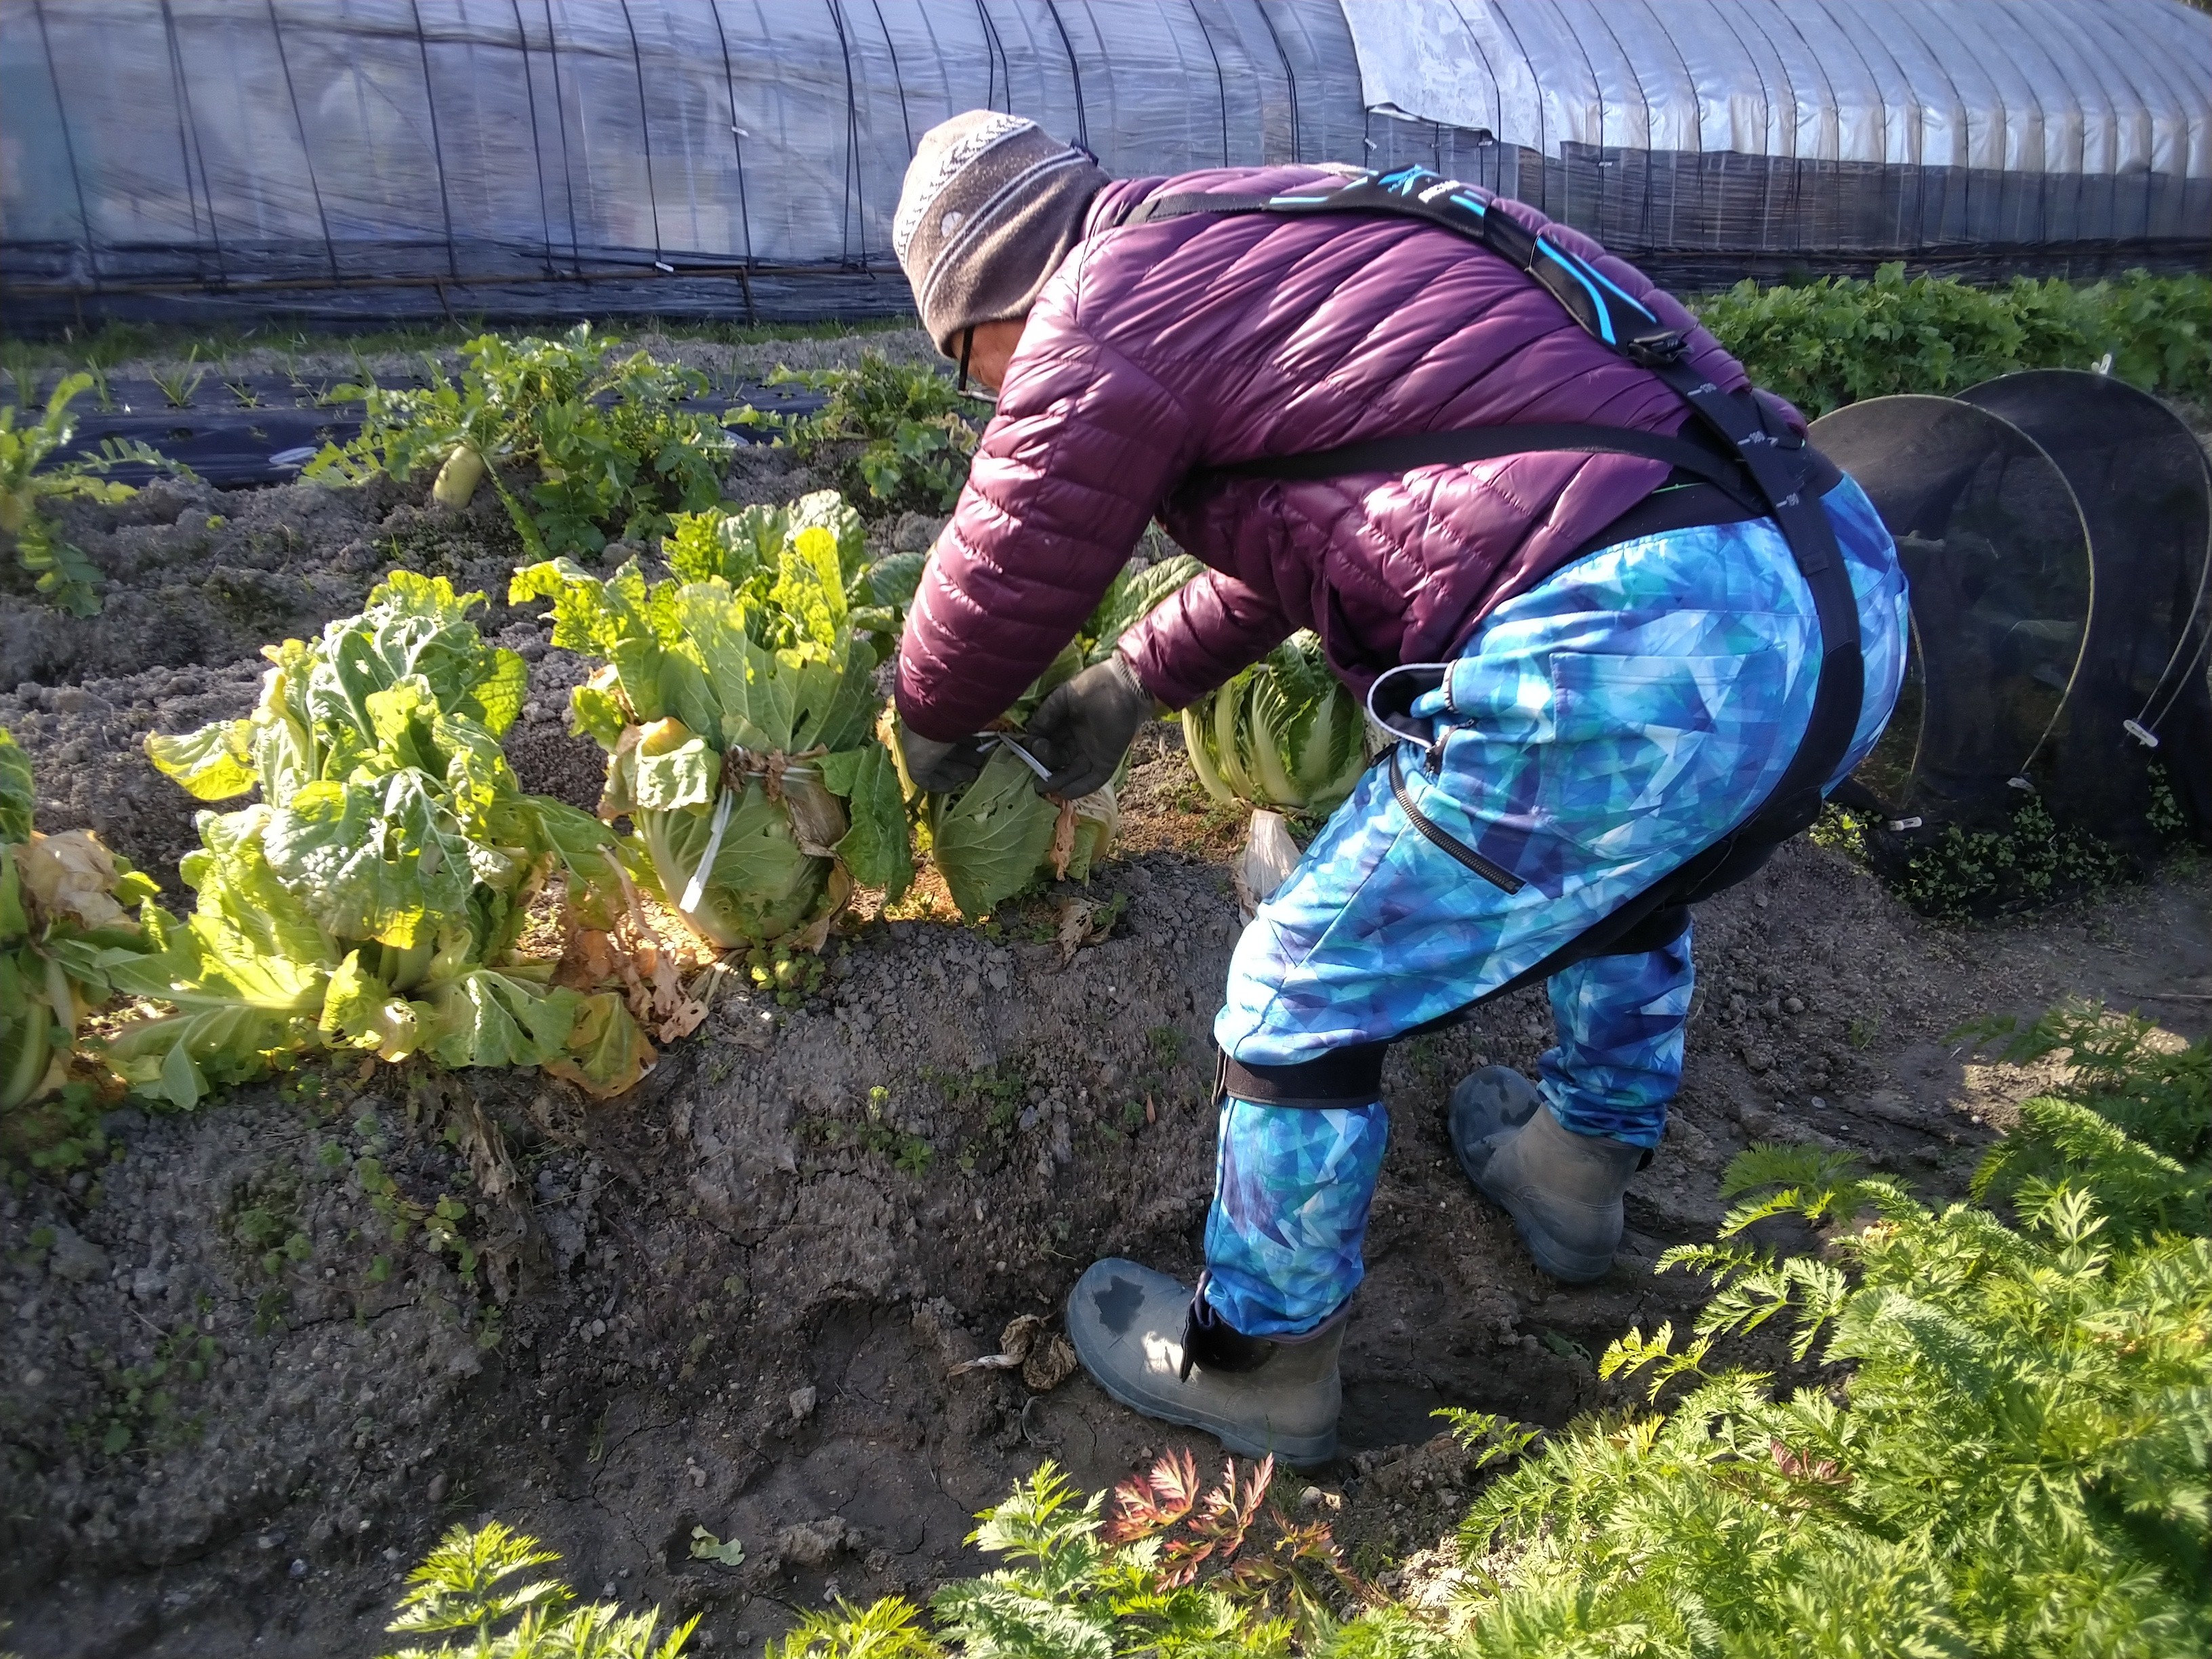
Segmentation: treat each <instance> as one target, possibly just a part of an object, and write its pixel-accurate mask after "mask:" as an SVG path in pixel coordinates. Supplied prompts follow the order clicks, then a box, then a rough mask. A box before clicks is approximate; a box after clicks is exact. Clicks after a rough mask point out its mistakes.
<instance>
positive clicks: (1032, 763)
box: [988, 732, 1052, 778]
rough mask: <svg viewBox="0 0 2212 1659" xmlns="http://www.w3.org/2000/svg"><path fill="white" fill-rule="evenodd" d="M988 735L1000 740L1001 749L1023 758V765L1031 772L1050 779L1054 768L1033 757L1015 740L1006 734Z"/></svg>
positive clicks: (993, 733) (995, 733) (992, 733)
mask: <svg viewBox="0 0 2212 1659" xmlns="http://www.w3.org/2000/svg"><path fill="white" fill-rule="evenodd" d="M988 735H990V736H992V737H994V738H997V739H998V740H999V746H1000V748H1002V749H1011V750H1013V751H1014V753H1015V754H1016V755H1018V756H1019V757H1021V763H1022V764H1023V765H1024V766H1026V767H1028V768H1029V769H1030V771H1032V772H1034V773H1036V775H1037V776H1039V777H1041V778H1048V777H1050V776H1051V775H1052V768H1050V767H1049V766H1047V765H1046V764H1045V763H1043V762H1042V761H1041V760H1039V759H1038V758H1037V757H1036V756H1035V755H1032V754H1031V753H1030V751H1029V750H1026V749H1024V748H1023V747H1022V745H1021V744H1018V743H1017V742H1016V741H1015V740H1014V739H1013V738H1012V737H1011V736H1010V735H1008V734H1007V733H1006V732H991V733H989V734H988Z"/></svg>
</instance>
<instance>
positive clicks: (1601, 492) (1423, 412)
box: [897, 167, 1795, 740]
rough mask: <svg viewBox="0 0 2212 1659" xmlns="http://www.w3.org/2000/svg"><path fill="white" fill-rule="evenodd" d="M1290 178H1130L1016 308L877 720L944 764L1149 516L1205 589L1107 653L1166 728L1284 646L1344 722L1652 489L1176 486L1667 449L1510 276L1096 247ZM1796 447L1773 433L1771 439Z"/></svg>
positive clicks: (1570, 335)
mask: <svg viewBox="0 0 2212 1659" xmlns="http://www.w3.org/2000/svg"><path fill="white" fill-rule="evenodd" d="M1328 176H1329V175H1328V173H1324V172H1322V171H1321V170H1318V169H1316V168H1312V167H1270V168H1237V169H1218V170H1214V171H1210V172H1205V173H1185V174H1183V175H1182V176H1181V177H1178V178H1175V179H1124V180H1121V181H1120V182H1118V183H1115V184H1113V185H1109V186H1108V187H1107V188H1106V189H1105V190H1103V191H1101V192H1100V193H1099V197H1098V200H1097V202H1095V203H1093V204H1092V205H1091V217H1090V224H1091V227H1092V231H1091V234H1090V235H1089V236H1088V237H1087V238H1086V239H1085V240H1084V241H1083V242H1081V243H1080V244H1079V245H1078V246H1077V247H1076V248H1075V250H1074V251H1073V252H1072V253H1071V254H1070V255H1069V256H1068V258H1067V259H1066V262H1065V263H1064V264H1062V265H1061V266H1060V270H1058V271H1057V272H1055V273H1054V276H1053V277H1052V279H1051V281H1049V282H1048V283H1046V285H1045V287H1044V290H1043V292H1042V294H1040V295H1038V297H1037V301H1036V308H1035V309H1034V310H1033V311H1032V312H1031V313H1030V319H1029V325H1028V327H1027V328H1026V330H1024V333H1023V335H1022V340H1021V346H1020V349H1018V351H1017V352H1016V353H1015V355H1014V358H1013V362H1012V364H1011V365H1010V366H1009V368H1008V369H1007V371H1006V385H1005V386H1004V388H1003V389H1002V392H1001V394H1000V398H999V407H998V413H997V415H996V416H994V419H993V420H992V422H991V423H990V426H989V427H988V428H987V429H986V430H985V432H984V434H983V437H982V441H981V445H980V446H979V447H978V448H977V450H976V453H975V466H974V469H973V471H970V473H969V477H968V484H967V488H966V489H963V491H962V492H961V495H960V501H959V505H958V507H957V509H956V510H955V512H954V513H953V515H952V521H951V523H950V524H948V525H947V526H945V532H944V533H943V534H942V535H941V536H939V538H938V540H937V545H936V547H935V549H934V550H933V551H932V553H931V555H930V558H929V563H928V566H927V569H926V570H925V571H924V572H923V575H922V580H921V588H920V591H919V592H917V593H916V595H915V603H914V608H913V610H912V611H911V612H910V613H909V614H908V618H907V625H906V635H905V638H904V639H903V640H902V641H901V642H900V646H899V670H898V697H897V702H898V711H899V713H900V714H901V715H902V717H903V718H904V719H905V720H906V721H907V722H908V725H910V726H912V727H913V728H914V729H915V731H917V732H921V734H922V735H923V736H925V737H929V738H938V739H939V740H950V739H951V738H957V737H958V736H961V735H962V734H963V733H966V732H975V731H979V730H981V728H982V727H984V726H986V725H987V724H988V723H989V722H990V720H993V719H994V717H996V716H997V715H998V714H1001V713H1002V712H1004V710H1005V709H1006V707H1007V706H1008V705H1009V704H1010V703H1012V702H1013V700H1014V699H1015V698H1016V697H1017V696H1020V695H1021V692H1022V690H1023V688H1024V686H1026V685H1027V684H1029V683H1030V680H1032V679H1034V678H1036V676H1037V675H1038V674H1039V673H1040V672H1042V671H1043V669H1044V668H1045V666H1046V665H1048V664H1049V663H1050V662H1051V660H1052V659H1053V658H1054V656H1056V655H1057V654H1058V653H1060V650H1061V648H1062V647H1065V646H1066V643H1067V641H1068V640H1069V639H1070V638H1072V637H1073V635H1074V633H1075V630H1076V629H1077V628H1078V627H1079V625H1080V624H1081V623H1082V622H1083V620H1084V618H1085V617H1087V616H1088V615H1089V614H1090V613H1091V609H1092V607H1093V606H1095V605H1097V602H1098V599H1099V597H1100V596H1101V595H1102V594H1103V592H1105V589H1106V586H1107V585H1108V584H1109V582H1110V581H1111V580H1113V578H1114V575H1115V572H1117V571H1118V570H1120V569H1121V566H1122V564H1123V563H1124V562H1126V561H1127V558H1128V556H1129V553H1130V550H1131V549H1132V548H1133V546H1134V545H1135V544H1136V541H1137V538H1138V537H1139V535H1140V534H1141V533H1142V532H1143V531H1144V527H1145V524H1146V520H1148V519H1150V518H1152V516H1153V515H1154V514H1155V513H1158V515H1159V518H1160V520H1161V522H1162V523H1163V524H1164V526H1165V527H1166V529H1167V531H1168V533H1169V534H1170V535H1171V536H1173V537H1174V538H1175V539H1176V541H1177V542H1178V543H1180V544H1182V546H1183V547H1184V548H1186V549H1188V550H1189V551H1190V552H1192V553H1194V554H1195V555H1196V556H1198V557H1199V558H1200V559H1202V560H1203V561H1205V562H1206V564H1207V565H1209V566H1210V567H1212V568H1211V569H1209V570H1208V571H1206V573H1205V574H1202V575H1200V577H1199V578H1198V579H1197V580H1194V581H1192V582H1190V583H1189V584H1188V585H1187V586H1185V587H1184V588H1183V589H1182V591H1181V592H1179V593H1177V594H1176V595H1175V597H1174V598H1172V599H1169V600H1168V601H1167V603H1165V604H1164V605H1161V606H1160V607H1159V608H1158V610H1156V611H1153V612H1152V615H1151V616H1150V617H1146V619H1145V620H1144V621H1143V622H1142V623H1139V625H1138V626H1137V627H1135V628H1133V629H1131V630H1130V631H1129V632H1128V633H1127V635H1124V636H1123V638H1122V641H1121V647H1120V651H1121V656H1122V657H1123V659H1125V660H1126V661H1127V663H1128V664H1129V665H1130V666H1131V667H1132V668H1133V669H1134V670H1135V671H1136V674H1137V677H1138V678H1139V679H1140V680H1142V681H1143V682H1144V684H1145V687H1146V690H1149V691H1151V692H1152V695H1153V696H1156V697H1158V699H1160V700H1161V701H1162V702H1165V703H1167V704H1169V705H1170V706H1171V707H1181V706H1182V704H1184V703H1187V702H1190V701H1191V700H1192V699H1194V698H1195V697H1197V696H1200V695H1202V694H1203V693H1205V692H1206V691H1208V690H1212V688H1213V687H1214V686H1216V685H1218V684H1221V682H1222V681H1224V680H1225V679H1227V678H1229V677H1230V676H1231V674H1233V673H1235V672H1236V671H1237V670H1238V669H1240V668H1242V667H1243V666H1245V665H1247V664H1249V663H1250V662H1253V661H1255V660H1256V659H1258V658H1259V657H1261V655H1263V654H1265V653H1266V652H1267V650H1268V649H1269V648H1270V647H1273V646H1274V645H1275V644H1276V643H1277V642H1278V641H1280V640H1282V639H1283V638H1284V637H1285V635H1288V634H1290V633H1291V630H1292V629H1299V628H1310V629H1314V630H1315V631H1316V632H1317V633H1318V634H1320V635H1321V636H1322V641H1323V642H1324V643H1325V644H1326V646H1327V647H1328V657H1329V661H1330V663H1331V664H1332V665H1333V666H1334V668H1335V669H1336V671H1337V672H1338V673H1339V674H1340V676H1341V677H1342V678H1344V679H1345V680H1346V682H1347V683H1349V684H1351V685H1352V687H1353V688H1354V689H1355V690H1358V691H1360V692H1361V693H1362V694H1364V691H1365V690H1366V687H1367V686H1368V684H1370V682H1371V681H1372V680H1373V678H1374V677H1375V676H1376V674H1377V673H1379V672H1380V671H1382V670H1383V669H1384V668H1386V667H1389V665H1392V664H1394V663H1398V662H1423V661H1435V660H1437V659H1440V658H1443V657H1445V656H1449V654H1450V653H1452V651H1453V649H1454V648H1455V647H1456V646H1457V645H1459V644H1460V642H1461V641H1463V640H1464V639H1466V637H1467V636H1468V635H1469V634H1470V633H1471V632H1472V631H1473V630H1474V625H1475V624H1476V623H1478V622H1480V620H1481V619H1482V617H1484V616H1485V615H1486V614H1487V613H1488V612H1489V611H1491V610H1492V609H1493V608H1494V607H1496V606H1497V605H1499V604H1501V603H1502V602H1504V600H1505V599H1510V597H1511V596H1512V595H1514V594H1516V593H1518V592H1522V591H1523V590H1525V589H1527V588H1528V587H1531V586H1534V585H1535V584H1536V583H1537V582H1539V581H1541V580H1543V579H1544V577H1546V576H1547V575H1548V574H1551V573H1552V572H1553V570H1555V569H1557V568H1559V566H1560V565H1562V564H1564V563H1565V562H1566V561H1567V560H1568V558H1569V556H1571V554H1572V553H1573V552H1574V550H1576V548H1577V546H1579V545H1580V544H1583V542H1585V541H1587V540H1588V539H1589V538H1590V537H1591V536H1593V535H1595V533H1596V532H1598V531H1600V530H1601V529H1603V528H1604V527H1605V526H1607V524H1609V523H1611V522H1612V520H1614V519H1615V518H1617V517H1619V516H1620V513H1623V512H1625V511H1626V510H1627V509H1628V508H1629V507H1632V506H1634V505H1635V504H1636V502H1637V501H1639V500H1641V499H1642V498H1643V497H1644V495H1647V494H1649V493H1650V491H1651V490H1652V489H1655V488H1656V486H1657V485H1658V484H1659V483H1661V482H1662V480H1663V479H1664V477H1665V476H1666V473H1667V471H1668V469H1667V467H1666V465H1664V464H1663V463H1662V462H1657V461H1650V460H1644V459H1638V458H1635V457H1630V456H1619V455H1577V454H1562V453H1546V454H1531V455H1517V456H1511V457H1509V458H1507V459H1502V460H1491V461H1479V462H1474V463H1472V464H1470V465H1463V466H1429V467H1423V468H1420V469H1419V470H1418V471H1414V472H1412V473H1409V474H1406V475H1403V476H1400V475H1395V474H1391V475H1385V474H1380V473H1376V474H1367V475H1361V476H1357V477H1341V478H1332V479H1328V480H1323V481H1319V482H1314V483H1281V482H1278V481H1273V480H1258V479H1226V480H1225V479H1220V478H1212V479H1208V478H1205V477H1194V476H1193V475H1194V474H1199V473H1202V472H1203V470H1204V469H1206V468H1208V467H1212V466H1217V465H1223V464H1225V463H1229V462H1234V461H1242V460H1249V459H1254V458H1255V457H1258V456H1263V455H1285V454H1293V453H1302V452H1306V451H1311V450H1321V449H1330V448H1334V447H1337V446H1338V445H1341V444H1347V443H1352V442H1355V441H1359V440H1362V439H1368V438H1380V437H1387V436H1390V435H1395V434H1400V433H1412V432H1426V431H1436V430H1442V429H1445V428H1455V427H1470V426H1500V425H1510V424H1512V423H1514V422H1566V421H1587V422H1601V423H1603V424H1607V425H1613V426H1623V427H1632V428H1640V429H1642V430H1645V431H1652V432H1673V431H1674V430H1675V429H1676V428H1679V427H1680V426H1681V424H1682V423H1683V422H1684V421H1685V419H1686V417H1687V411H1686V407H1685V405H1684V404H1682V402H1681V400H1680V398H1677V397H1676V396H1675V395H1674V393H1673V392H1669V391H1668V389H1667V388H1666V387H1665V386H1663V385H1662V384H1661V383H1660V381H1659V380H1657V379H1656V377H1654V376H1653V375H1651V374H1649V373H1647V372H1645V371H1644V370H1643V369H1640V368H1637V367H1635V366H1634V365H1633V364H1632V363H1630V362H1627V361H1626V359H1624V358H1622V357H1620V356H1617V355H1616V354H1615V353H1614V352H1613V351H1612V350H1611V349H1609V348H1607V347H1606V346H1604V345H1602V344H1601V343H1598V342H1597V341H1595V340H1593V339H1591V338H1590V337H1589V336H1588V335H1586V334H1584V333H1583V331H1582V330H1581V329H1580V328H1579V327H1578V326H1577V325H1576V324H1575V322H1574V321H1573V319H1571V318H1570V317H1569V316H1568V315H1567V313H1566V312H1565V309H1563V308H1562V307H1560V305H1559V302H1558V301H1556V300H1554V299H1553V298H1552V296H1551V295H1549V294H1547V293H1546V292H1545V291H1544V289H1541V288H1540V287H1539V286H1538V285H1537V284H1536V283H1535V282H1534V281H1533V280H1532V279H1531V278H1529V277H1528V276H1526V275H1524V274H1523V273H1522V272H1521V271H1519V270H1516V269H1514V268H1513V267H1512V266H1511V265H1510V264H1507V263H1506V262H1505V261H1504V259H1501V258H1498V257H1497V256H1496V255H1494V254H1492V253H1490V252H1487V251H1486V250H1485V249H1483V248H1481V247H1480V246H1477V245H1475V244H1474V243H1473V242H1471V241H1468V240H1466V239H1464V238H1462V237H1460V236H1457V235H1455V234H1453V233H1451V232H1449V231H1447V230H1443V229H1439V228H1433V227H1430V226H1425V225H1420V224H1417V223H1414V222H1411V221H1407V220H1398V219H1389V218H1382V217H1372V216H1358V215H1352V214H1345V215H1334V214H1330V215H1322V216H1316V217H1310V218H1290V217H1284V216H1269V215H1266V214H1252V215H1243V216H1212V215H1196V216H1188V217H1184V218H1177V219H1169V220H1164V221H1161V222H1156V223H1152V224H1146V225H1135V226H1131V227H1129V228H1126V229H1111V230H1104V231H1100V230H1098V229H1097V226H1098V225H1100V224H1101V223H1102V222H1110V221H1111V219H1112V218H1113V217H1114V216H1116V215H1117V214H1118V213H1119V212H1120V211H1121V210H1123V209H1124V208H1125V207H1127V205H1129V204H1133V203H1135V202H1138V201H1140V200H1142V199H1143V198H1145V197H1147V196H1150V195H1152V194H1153V193H1154V192H1155V191H1163V192H1170V193H1183V192H1188V191H1209V192H1215V193H1222V194H1231V195H1245V194H1251V193H1254V192H1257V191H1287V190H1291V189H1295V188H1297V187H1298V186H1301V185H1312V184H1314V183H1316V182H1319V181H1322V180H1325V179H1328ZM1507 210H1508V211H1510V212H1511V213H1513V214H1514V215H1515V216H1516V217H1517V218H1519V219H1520V220H1521V221H1522V222H1523V223H1524V224H1527V225H1528V226H1529V227H1530V228H1532V229H1534V228H1545V229H1547V231H1548V233H1549V234H1550V235H1551V237H1552V238H1553V240H1555V241H1556V242H1557V243H1558V244H1559V246H1562V247H1565V248H1568V249H1571V251H1573V252H1577V253H1579V254H1581V255H1583V257H1584V258H1589V259H1592V260H1594V261H1595V263H1596V264H1598V265H1599V266H1600V267H1601V269H1602V270H1604V272H1605V273H1606V275H1607V276H1608V277H1610V278H1611V279H1612V280H1613V282H1615V283H1618V284H1619V285H1620V287H1621V288H1623V289H1626V291H1627V292H1628V293H1630V294H1632V295H1634V296H1635V297H1636V298H1638V300H1640V301H1643V302H1644V305H1645V306H1646V307H1649V308H1650V310H1651V311H1652V312H1654V313H1656V314H1657V316H1658V317H1659V318H1660V319H1661V320H1662V321H1663V322H1665V323H1666V324H1667V325H1668V326H1669V327H1673V328H1678V329H1680V330H1681V331H1684V333H1685V334H1686V335H1687V336H1688V337H1689V340H1690V349H1691V354H1692V362H1693V363H1694V364H1695V366H1696V367H1697V368H1699V369H1700V370H1702V371H1703V372H1704V373H1705V374H1706V375H1708V376H1709V377H1711V379H1712V380H1715V381H1716V382H1717V383H1718V384H1719V385H1720V386H1723V388H1726V389H1729V390H1733V389H1735V387H1738V386H1742V385H1743V384H1744V380H1745V377H1744V374H1743V371H1742V369H1741V367H1739V366H1738V365H1737V363H1736V362H1735V360H1734V359H1733V358H1731V357H1730V356H1728V354H1727V353H1726V352H1724V351H1723V350H1722V349H1721V348H1720V346H1719V345H1718V344H1717V343H1716V342H1715V341H1714V339H1713V337H1712V336H1711V335H1710V334H1708V333H1706V332H1705V331H1704V330H1703V329H1701V328H1699V327H1697V326H1696V325H1695V324H1694V322H1693V321H1692V319H1691V318H1690V316H1689V313H1687V312H1686V311H1685V310H1683V308H1682V307H1681V306H1680V304H1678V303H1677V302H1676V301H1674V300H1673V299H1672V298H1670V297H1669V296H1668V295H1666V294H1664V293H1662V292H1661V291H1659V290H1658V289H1655V288H1654V287H1653V286H1652V284H1651V283H1650V281H1649V280H1648V279H1646V278H1645V277H1644V276H1643V275H1642V274H1641V273H1640V272H1638V271H1637V270H1635V269H1634V268H1633V267H1632V266H1630V265H1628V264H1624V263H1623V262H1622V261H1620V260H1619V259H1615V258H1612V257H1611V256H1610V255H1608V254H1606V253H1605V252H1603V251H1602V250H1601V249H1600V248H1599V246H1597V244H1596V243H1595V242H1593V241H1591V240H1589V238H1588V237H1585V236H1583V235H1580V234H1577V233H1576V232H1574V231H1572V230H1569V229H1565V228H1562V227H1559V226H1554V225H1551V224H1550V223H1549V222H1548V221H1547V220H1546V219H1545V218H1544V217H1543V216H1542V215H1541V214H1539V213H1536V212H1534V210H1529V209H1527V208H1524V207H1522V206H1521V205H1520V204H1517V203H1516V204H1509V205H1508V209H1507ZM1792 418H1793V420H1794V419H1795V416H1794V415H1793V416H1792Z"/></svg>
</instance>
